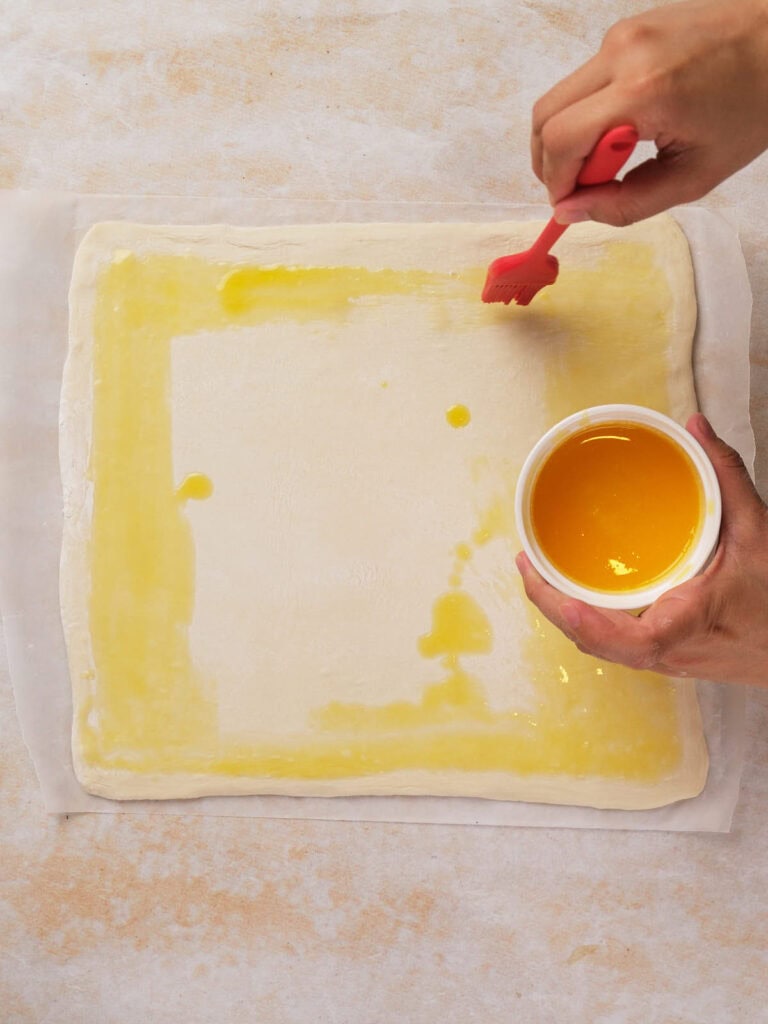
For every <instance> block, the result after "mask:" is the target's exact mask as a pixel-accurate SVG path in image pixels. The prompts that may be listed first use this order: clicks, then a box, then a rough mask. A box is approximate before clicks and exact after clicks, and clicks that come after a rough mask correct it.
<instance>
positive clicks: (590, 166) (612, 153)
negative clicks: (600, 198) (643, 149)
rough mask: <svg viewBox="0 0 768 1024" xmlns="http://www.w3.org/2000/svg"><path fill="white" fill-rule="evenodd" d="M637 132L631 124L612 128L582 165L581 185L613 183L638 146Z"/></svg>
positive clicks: (578, 181) (580, 173) (579, 182)
mask: <svg viewBox="0 0 768 1024" xmlns="http://www.w3.org/2000/svg"><path fill="white" fill-rule="evenodd" d="M637 138H638V136H637V130H636V129H635V128H633V127H632V125H629V124H623V125H621V126H620V127H619V128H611V130H610V131H609V132H606V133H605V135H604V136H603V137H602V139H600V141H599V142H598V144H597V145H596V146H595V148H594V149H593V150H592V152H591V153H590V154H589V156H588V157H587V159H586V160H585V161H584V163H583V164H582V167H581V170H580V171H579V176H578V178H577V179H576V181H577V183H578V184H579V185H604V184H605V183H606V181H613V179H614V178H615V177H616V175H617V174H618V173H619V171H620V170H621V168H622V167H623V166H624V164H625V163H626V162H627V160H629V158H630V156H631V155H632V150H633V149H634V148H635V146H636V145H637Z"/></svg>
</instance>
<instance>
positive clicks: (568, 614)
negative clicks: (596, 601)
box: [560, 604, 581, 629]
mask: <svg viewBox="0 0 768 1024" xmlns="http://www.w3.org/2000/svg"><path fill="white" fill-rule="evenodd" d="M560 614H561V615H562V616H563V618H564V619H565V621H566V622H567V623H568V625H569V626H570V627H571V629H578V628H579V626H580V625H581V612H580V611H579V609H578V606H577V605H575V604H562V605H560Z"/></svg>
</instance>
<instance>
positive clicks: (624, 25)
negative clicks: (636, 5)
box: [602, 17, 655, 55]
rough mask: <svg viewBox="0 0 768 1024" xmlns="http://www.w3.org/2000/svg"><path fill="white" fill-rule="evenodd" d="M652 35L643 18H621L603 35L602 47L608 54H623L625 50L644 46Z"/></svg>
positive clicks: (650, 28) (652, 32) (651, 30)
mask: <svg viewBox="0 0 768 1024" xmlns="http://www.w3.org/2000/svg"><path fill="white" fill-rule="evenodd" d="M654 35H655V33H654V30H653V29H652V27H651V26H650V25H649V24H648V22H647V21H646V20H645V19H644V18H642V17H635V18H621V19H620V20H619V21H617V22H615V23H614V24H613V25H611V27H610V28H609V29H608V31H607V32H606V33H605V35H604V36H603V45H602V49H603V50H605V51H606V52H607V53H609V54H616V55H623V54H624V53H625V52H626V51H627V50H638V49H644V48H646V47H647V46H648V45H649V43H650V42H651V40H652V39H653V37H654Z"/></svg>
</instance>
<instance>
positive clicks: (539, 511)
mask: <svg viewBox="0 0 768 1024" xmlns="http://www.w3.org/2000/svg"><path fill="white" fill-rule="evenodd" d="M702 512H703V496H702V490H701V484H700V482H699V478H698V474H697V473H696V470H695V468H694V466H693V463H692V462H691V460H690V458H689V457H688V455H687V454H686V453H685V452H684V451H683V449H682V448H681V447H680V446H679V445H677V444H676V443H675V442H674V441H672V440H671V439H670V438H668V437H666V436H665V435H664V434H662V433H660V432H659V431H657V430H653V429H651V428H650V427H646V426H642V425H639V424H631V423H601V424H599V425H597V426H593V427H589V428H587V429H585V430H581V431H578V432H577V433H575V434H573V435H571V436H570V437H569V438H568V439H567V440H565V441H564V442H562V444H560V445H559V446H558V447H557V448H556V449H555V450H554V451H553V452H552V454H551V455H550V456H549V458H548V459H547V460H546V462H545V463H544V465H543V466H542V468H541V469H540V470H539V473H538V476H537V477H536V480H535V482H534V486H533V491H532V495H531V520H532V524H533V529H534V533H535V535H536V539H537V541H538V542H539V544H540V545H541V550H542V552H543V553H544V554H545V555H546V557H547V558H548V559H549V561H550V562H551V563H552V565H553V566H555V567H556V568H557V569H558V570H559V571H560V572H561V573H563V575H565V576H567V577H568V578H569V579H572V580H573V581H574V582H577V583H579V584H581V585H582V586H585V587H590V588H592V589H595V590H601V591H610V592H620V591H627V590H637V589H639V588H641V587H645V586H648V585H649V584H651V583H653V582H654V581H656V580H658V579H660V578H661V577H663V576H665V575H667V574H668V573H669V572H671V571H672V570H673V569H674V568H675V566H676V565H678V564H679V563H680V562H681V561H682V559H683V558H684V557H685V555H686V553H687V552H688V551H689V549H690V547H691V545H692V543H693V542H694V540H695V537H696V534H697V531H698V528H699V523H700V521H701V517H702Z"/></svg>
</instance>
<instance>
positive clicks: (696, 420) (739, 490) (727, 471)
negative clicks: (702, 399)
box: [686, 413, 766, 538]
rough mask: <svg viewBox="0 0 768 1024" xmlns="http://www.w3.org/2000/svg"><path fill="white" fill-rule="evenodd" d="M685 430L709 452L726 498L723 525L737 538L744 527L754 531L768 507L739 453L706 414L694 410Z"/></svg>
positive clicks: (724, 500) (722, 492)
mask: <svg viewBox="0 0 768 1024" xmlns="http://www.w3.org/2000/svg"><path fill="white" fill-rule="evenodd" d="M686 429H687V430H688V431H689V432H690V433H691V434H692V435H693V436H694V437H695V438H696V440H697V441H698V442H699V444H700V445H701V446H702V448H703V449H704V451H705V452H706V453H707V456H708V457H709V459H710V461H711V463H712V466H713V467H714V470H715V473H716V474H717V480H718V483H719V484H720V494H721V497H722V501H723V527H724V529H727V530H728V531H729V532H730V533H732V534H734V535H735V536H736V538H738V537H739V534H740V533H741V532H742V531H743V530H748V531H750V532H751V530H752V527H753V525H754V524H755V523H760V524H762V522H763V520H764V518H765V512H766V508H765V505H764V504H763V501H762V499H761V498H760V495H759V494H758V493H757V490H756V489H755V485H754V484H753V483H752V480H751V478H750V476H749V473H748V472H747V468H746V466H745V465H744V462H743V460H742V458H741V456H740V455H739V453H738V452H737V451H736V450H735V449H733V448H731V447H730V445H727V444H726V443H725V441H723V440H722V439H721V438H719V437H718V436H717V434H716V433H715V432H714V430H713V429H712V427H711V425H710V423H709V421H708V420H707V418H706V416H704V415H702V413H695V414H694V415H693V416H691V417H690V418H689V420H688V422H687V423H686Z"/></svg>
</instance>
